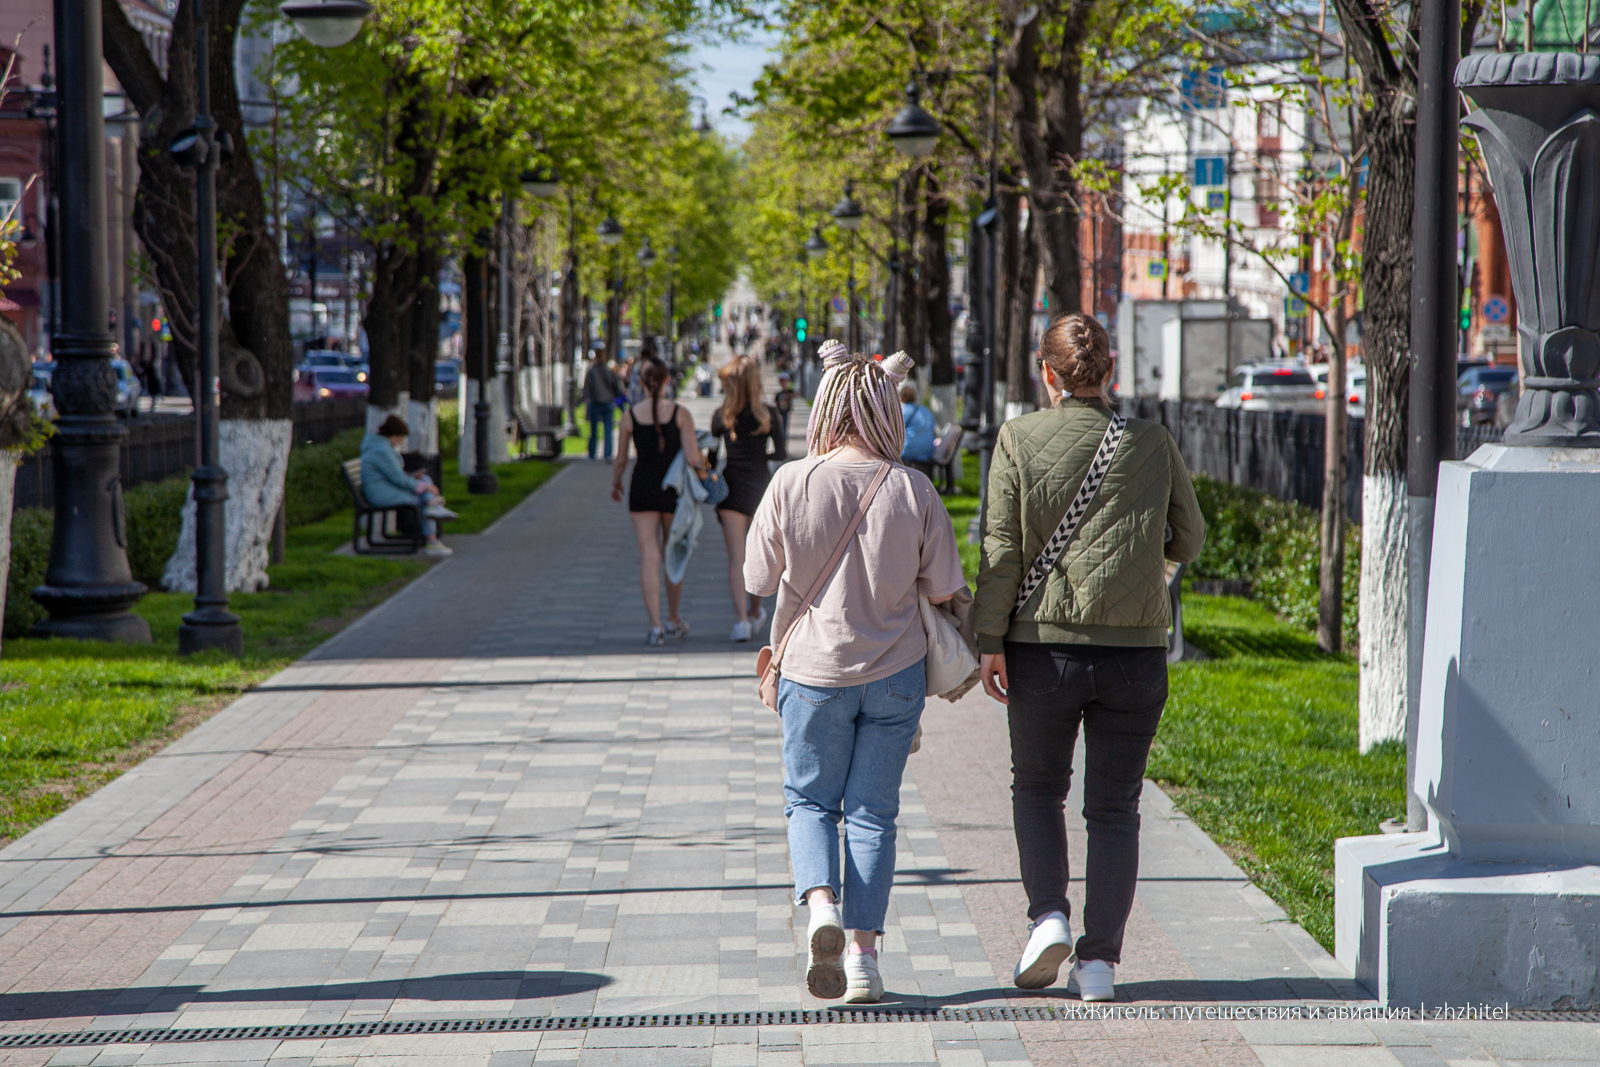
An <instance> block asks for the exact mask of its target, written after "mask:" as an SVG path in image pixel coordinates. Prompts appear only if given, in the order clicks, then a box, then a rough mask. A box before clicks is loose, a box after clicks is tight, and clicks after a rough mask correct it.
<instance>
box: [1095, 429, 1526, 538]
mask: <svg viewBox="0 0 1600 1067" xmlns="http://www.w3.org/2000/svg"><path fill="white" fill-rule="evenodd" d="M1122 411H1123V413H1124V414H1126V415H1131V416H1135V417H1137V418H1141V419H1149V420H1150V421H1152V422H1159V423H1161V424H1162V425H1163V426H1165V427H1166V428H1167V429H1168V430H1169V431H1170V432H1171V434H1172V436H1173V438H1174V439H1175V440H1176V441H1177V442H1178V451H1179V453H1180V454H1182V456H1183V461H1184V463H1185V464H1186V465H1187V466H1188V468H1189V469H1190V470H1191V471H1195V472H1197V473H1201V474H1206V475H1208V476H1210V477H1212V478H1215V479H1217V480H1218V481H1223V482H1228V483H1230V484H1232V485H1239V486H1244V487H1245V488H1248V489H1256V490H1260V491H1261V492H1264V493H1271V494H1272V495H1273V496H1276V497H1278V498H1279V499H1281V500H1292V501H1294V502H1295V503H1297V504H1304V505H1305V506H1306V507H1310V508H1321V507H1322V480H1323V478H1322V441H1323V423H1324V421H1325V420H1324V419H1323V417H1322V416H1321V415H1299V414H1294V413H1292V412H1287V411H1241V410H1239V409H1237V408H1219V407H1217V406H1216V405H1215V404H1210V403H1207V402H1205V401H1203V400H1184V401H1172V400H1167V401H1163V400H1155V399H1150V398H1138V399H1130V400H1124V401H1122ZM1364 431H1365V422H1364V420H1362V419H1351V420H1350V433H1349V440H1348V442H1347V444H1346V454H1345V461H1346V465H1347V469H1348V470H1349V472H1350V477H1349V483H1348V486H1347V489H1346V494H1345V508H1346V510H1347V512H1348V514H1349V516H1350V519H1351V521H1352V522H1359V521H1360V520H1361V462H1362V455H1363V451H1364V450H1363V448H1362V443H1363V437H1364ZM1456 433H1457V436H1456V455H1458V456H1467V455H1470V454H1471V453H1472V451H1473V450H1474V449H1476V448H1477V447H1478V446H1479V445H1483V444H1489V443H1492V442H1496V441H1499V440H1500V438H1501V436H1502V432H1501V431H1500V430H1498V429H1495V428H1493V427H1484V426H1480V427H1474V428H1472V429H1470V430H1466V429H1458V430H1457V431H1456Z"/></svg>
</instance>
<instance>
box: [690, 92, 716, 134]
mask: <svg viewBox="0 0 1600 1067" xmlns="http://www.w3.org/2000/svg"><path fill="white" fill-rule="evenodd" d="M689 102H690V103H691V104H699V105H700V121H699V122H697V123H695V124H694V132H695V133H698V134H699V135H700V136H701V137H710V136H711V120H710V119H708V118H706V108H707V107H709V106H710V105H709V104H707V103H706V98H705V97H703V96H691V97H690V98H689Z"/></svg>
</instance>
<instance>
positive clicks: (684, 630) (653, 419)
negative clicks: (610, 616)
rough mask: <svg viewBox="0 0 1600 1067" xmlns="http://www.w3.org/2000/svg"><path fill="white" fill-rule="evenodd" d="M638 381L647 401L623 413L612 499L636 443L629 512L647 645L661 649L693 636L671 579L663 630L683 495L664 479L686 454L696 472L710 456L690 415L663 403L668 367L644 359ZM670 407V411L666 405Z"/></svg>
mask: <svg viewBox="0 0 1600 1067" xmlns="http://www.w3.org/2000/svg"><path fill="white" fill-rule="evenodd" d="M639 382H640V386H641V388H642V389H643V390H644V392H645V397H644V399H643V400H640V401H639V402H637V403H636V404H634V405H633V407H631V408H630V409H629V410H627V411H625V412H623V415H622V422H621V424H620V425H619V426H618V428H617V458H616V464H615V467H614V468H613V473H614V477H613V478H612V482H611V499H612V500H615V501H618V502H619V503H620V502H621V500H622V496H623V492H622V473H623V471H624V470H626V469H627V466H628V442H629V441H632V442H633V448H634V451H635V452H637V453H638V462H637V463H635V464H634V465H633V479H632V481H631V482H630V483H629V486H628V493H627V496H628V513H629V518H631V519H632V520H633V530H634V533H635V534H636V535H637V536H638V539H639V592H640V593H641V594H642V595H643V596H644V610H645V614H646V615H648V616H649V617H650V632H649V633H648V634H647V635H646V637H645V643H646V644H649V645H652V646H658V645H663V644H665V643H666V640H667V638H669V637H670V638H673V639H675V640H680V641H681V640H682V639H683V638H685V637H688V636H689V624H688V623H686V622H684V621H683V619H682V617H681V616H680V614H679V608H680V605H681V604H682V603H683V583H682V582H681V581H680V582H672V581H670V580H668V581H667V582H666V586H667V625H666V626H662V625H661V583H662V580H663V578H662V573H661V563H662V558H663V551H664V549H665V546H666V542H667V535H668V534H669V533H671V532H672V518H673V515H674V514H675V513H676V512H677V510H678V493H677V491H676V490H674V489H667V488H664V487H663V486H662V484H661V482H662V480H663V479H664V478H665V477H666V476H667V468H668V467H671V466H672V461H673V460H674V459H676V458H677V456H678V453H679V452H680V451H681V452H684V453H686V454H687V458H688V462H689V465H690V466H691V467H695V468H704V466H705V457H704V456H702V455H701V454H700V448H699V446H698V445H697V444H696V443H695V436H694V418H693V417H692V416H691V415H690V414H689V410H688V409H687V408H684V407H680V406H679V405H678V404H676V403H673V402H670V401H664V400H663V398H662V394H663V393H664V392H665V391H666V387H667V368H666V365H665V364H663V363H662V362H661V361H660V360H659V359H656V358H654V357H653V356H652V357H649V358H647V359H642V360H640V370H639ZM663 405H665V406H663Z"/></svg>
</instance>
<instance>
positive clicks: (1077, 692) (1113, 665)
mask: <svg viewBox="0 0 1600 1067" xmlns="http://www.w3.org/2000/svg"><path fill="white" fill-rule="evenodd" d="M1006 678H1007V681H1008V682H1009V683H1010V689H1009V690H1007V693H1006V695H1007V697H1008V698H1009V699H1010V705H1009V706H1008V708H1007V711H1008V718H1009V719H1010V724H1011V774H1012V785H1011V818H1012V824H1013V826H1014V827H1015V829H1016V834H1017V854H1018V856H1019V858H1020V859H1021V865H1022V885H1023V888H1024V889H1025V890H1026V891H1027V894H1028V918H1030V919H1038V918H1039V917H1040V916H1042V915H1045V914H1047V913H1049V912H1052V911H1059V912H1061V913H1062V914H1063V915H1066V916H1068V917H1070V916H1071V914H1072V912H1071V906H1070V905H1069V904H1068V903H1067V877H1068V871H1067V826H1066V818H1065V809H1066V800H1067V793H1068V792H1069V791H1070V790H1071V787H1072V750H1073V747H1074V746H1075V745H1076V744H1077V740H1078V727H1079V724H1080V723H1081V724H1082V726H1083V737H1084V755H1085V761H1084V783H1083V818H1084V821H1085V822H1086V823H1087V824H1088V830H1089V855H1088V863H1087V864H1086V867H1085V870H1084V881H1085V893H1084V909H1083V911H1084V914H1083V936H1082V937H1080V938H1078V944H1077V952H1078V958H1079V959H1080V960H1105V961H1106V962H1107V963H1117V962H1118V961H1119V960H1120V959H1121V957H1122V933H1123V929H1124V928H1125V927H1126V926H1127V924H1128V912H1129V911H1131V910H1132V909H1133V890H1134V885H1135V883H1136V882H1137V881H1138V877H1139V794H1140V792H1141V791H1142V790H1143V788H1144V767H1145V761H1146V760H1147V759H1148V758H1149V755H1150V742H1151V741H1153V740H1154V739H1155V736H1156V726H1157V725H1158V724H1159V723H1160V722H1161V711H1162V708H1164V707H1165V706H1166V703H1167V650H1166V649H1164V648H1109V647H1106V646H1103V645H1036V644H1024V643H1021V642H1014V641H1008V642H1006Z"/></svg>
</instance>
